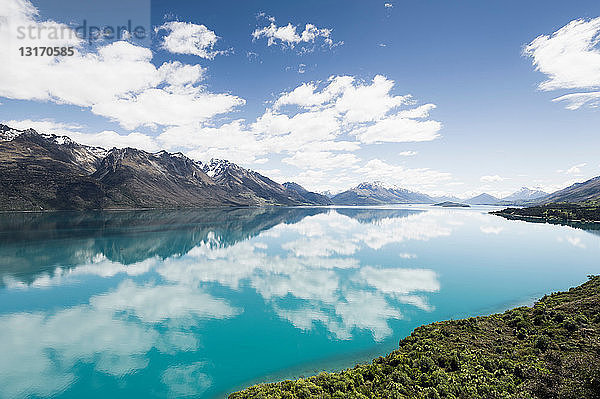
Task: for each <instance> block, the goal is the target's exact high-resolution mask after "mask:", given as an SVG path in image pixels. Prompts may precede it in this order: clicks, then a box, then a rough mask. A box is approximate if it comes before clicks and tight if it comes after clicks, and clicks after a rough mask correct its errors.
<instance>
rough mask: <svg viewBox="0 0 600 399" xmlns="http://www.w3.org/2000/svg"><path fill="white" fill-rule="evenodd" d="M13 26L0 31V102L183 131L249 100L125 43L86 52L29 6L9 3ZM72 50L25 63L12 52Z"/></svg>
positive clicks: (199, 71) (196, 70)
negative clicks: (44, 105) (37, 32)
mask: <svg viewBox="0 0 600 399" xmlns="http://www.w3.org/2000/svg"><path fill="white" fill-rule="evenodd" d="M7 2H8V7H7V11H6V12H7V13H8V14H9V15H7V26H5V27H4V29H1V30H0V50H1V51H2V53H4V54H9V55H10V56H8V57H7V58H6V60H4V62H2V63H0V96H2V97H6V98H11V99H21V100H36V101H47V102H54V103H58V104H71V105H76V106H80V107H86V108H89V109H90V110H91V111H92V112H93V113H96V114H98V115H102V116H105V117H108V118H110V119H111V120H115V121H117V122H119V123H120V124H121V125H122V126H124V127H125V128H127V129H129V130H132V129H135V128H137V127H139V126H152V127H155V126H156V125H166V126H177V125H181V124H185V123H189V122H190V121H193V122H202V121H205V120H206V119H208V118H211V117H213V116H215V115H218V114H222V113H225V112H228V111H231V110H232V108H234V107H236V106H238V105H242V104H244V100H243V99H241V98H239V97H236V96H233V95H231V94H227V93H219V94H215V93H210V92H209V91H207V90H206V88H205V87H203V86H201V85H200V84H199V83H200V81H201V80H202V79H203V78H204V72H205V71H204V69H203V68H201V67H200V66H197V65H184V64H182V63H179V62H167V63H165V64H163V65H162V66H160V67H159V68H157V67H156V66H155V65H154V64H153V63H152V62H151V60H152V51H151V50H150V49H148V48H145V47H141V46H136V45H134V44H131V43H128V42H126V41H116V42H113V43H109V44H105V45H101V46H97V47H96V46H88V45H86V43H85V42H83V41H82V40H80V39H78V38H77V37H76V35H75V34H72V35H69V34H67V33H65V34H64V38H62V39H52V38H50V37H49V36H48V32H50V31H51V30H50V29H49V28H50V27H52V28H54V29H59V30H60V29H62V30H63V31H65V32H70V31H71V30H70V28H69V27H67V26H66V25H63V24H60V23H58V22H55V21H50V20H39V18H38V14H37V10H36V9H35V7H33V5H32V4H31V3H30V2H28V1H20V0H7ZM19 26H32V27H39V28H42V27H43V28H44V29H43V30H41V32H42V35H41V36H40V37H38V38H29V37H26V38H24V39H19V38H18V36H17V32H18V30H17V27H19ZM15 43H18V46H25V47H27V46H30V47H35V46H51V47H52V46H67V47H68V46H71V47H73V48H74V52H75V53H74V55H73V56H70V57H20V56H17V55H14V53H15V51H14V50H15V49H14V48H12V47H11V46H15Z"/></svg>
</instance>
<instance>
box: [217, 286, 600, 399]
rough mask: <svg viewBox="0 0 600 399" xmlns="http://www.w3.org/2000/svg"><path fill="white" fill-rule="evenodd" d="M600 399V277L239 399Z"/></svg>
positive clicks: (430, 328) (431, 329) (234, 398)
mask: <svg viewBox="0 0 600 399" xmlns="http://www.w3.org/2000/svg"><path fill="white" fill-rule="evenodd" d="M309 397H317V398H515V399H516V398H598V397H600V277H598V276H596V277H590V280H589V281H588V282H586V283H584V284H583V285H581V286H579V287H577V288H572V289H570V290H569V291H567V292H560V293H555V294H552V295H547V296H544V298H542V299H541V300H539V301H538V302H536V303H535V305H534V306H533V307H519V308H515V309H512V310H508V311H506V312H504V313H502V314H494V315H491V316H485V317H472V318H469V319H464V320H451V321H443V322H438V323H433V324H430V325H426V326H422V327H419V328H417V329H415V330H414V331H413V333H412V334H411V335H410V336H409V337H407V338H405V339H403V340H401V341H400V344H399V348H398V349H397V350H395V351H393V352H392V353H390V354H389V355H387V356H385V357H380V358H378V359H375V360H374V361H373V363H371V364H364V365H358V366H355V367H354V368H352V369H348V370H344V371H341V372H338V373H321V374H319V375H317V376H314V377H309V378H302V379H298V380H296V381H283V382H278V383H272V384H261V385H256V386H253V387H250V388H248V389H246V390H244V391H241V392H236V393H233V394H231V395H230V396H229V398H230V399H242V398H289V399H295V398H309Z"/></svg>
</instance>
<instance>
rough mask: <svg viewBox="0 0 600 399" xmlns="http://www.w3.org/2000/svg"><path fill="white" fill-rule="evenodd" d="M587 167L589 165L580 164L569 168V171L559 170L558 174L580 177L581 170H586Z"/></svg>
mask: <svg viewBox="0 0 600 399" xmlns="http://www.w3.org/2000/svg"><path fill="white" fill-rule="evenodd" d="M586 166H587V163H586V162H583V163H580V164H577V165H573V166H571V167H570V168H567V169H559V170H557V171H556V172H557V173H564V174H567V175H580V174H581V169H582V168H584V167H586Z"/></svg>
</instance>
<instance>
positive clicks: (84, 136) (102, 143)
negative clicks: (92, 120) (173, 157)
mask: <svg viewBox="0 0 600 399" xmlns="http://www.w3.org/2000/svg"><path fill="white" fill-rule="evenodd" d="M2 123H3V124H5V125H7V126H10V127H12V128H15V129H21V130H23V129H29V128H32V129H35V130H36V131H37V132H38V133H41V134H54V135H56V136H67V137H69V138H71V139H72V140H74V141H76V142H77V143H80V144H85V145H89V146H92V147H104V148H112V147H117V148H125V147H133V148H139V149H142V150H145V151H149V152H155V151H158V150H160V146H159V145H158V143H157V142H156V140H155V139H154V138H153V137H151V136H148V135H146V134H143V133H139V132H131V133H129V134H126V135H122V134H119V133H117V132H114V131H111V130H105V131H102V132H99V133H90V132H83V130H84V127H83V126H81V125H77V124H69V123H62V122H55V121H53V120H48V119H46V120H31V119H24V120H8V121H3V122H2Z"/></svg>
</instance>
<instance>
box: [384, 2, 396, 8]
mask: <svg viewBox="0 0 600 399" xmlns="http://www.w3.org/2000/svg"><path fill="white" fill-rule="evenodd" d="M384 7H385V8H392V7H394V5H393V4H392V3H385V4H384Z"/></svg>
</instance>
